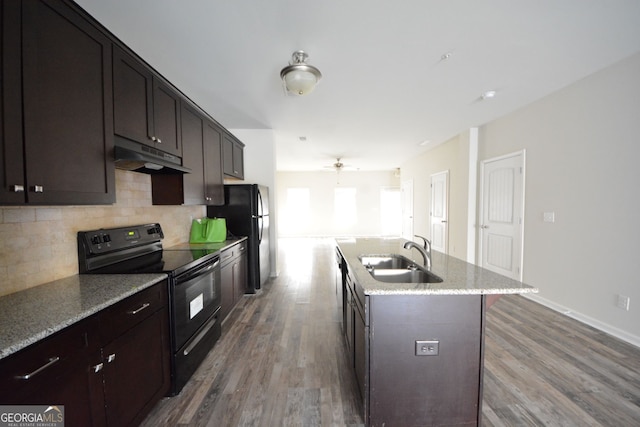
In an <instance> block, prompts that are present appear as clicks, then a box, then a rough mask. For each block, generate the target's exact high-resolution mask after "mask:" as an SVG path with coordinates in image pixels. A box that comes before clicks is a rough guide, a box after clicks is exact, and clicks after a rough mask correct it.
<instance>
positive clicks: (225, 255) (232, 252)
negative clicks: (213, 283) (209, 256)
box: [220, 240, 247, 267]
mask: <svg viewBox="0 0 640 427" xmlns="http://www.w3.org/2000/svg"><path fill="white" fill-rule="evenodd" d="M246 251H247V241H246V240H244V241H242V243H238V244H237V245H233V246H231V247H230V248H227V249H225V250H224V251H222V252H221V253H220V265H221V266H222V267H224V266H225V265H227V264H228V263H229V262H230V261H232V260H234V259H236V258H238V257H239V256H240V255H242V254H243V253H245V252H246Z"/></svg>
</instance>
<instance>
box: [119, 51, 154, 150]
mask: <svg viewBox="0 0 640 427" xmlns="http://www.w3.org/2000/svg"><path fill="white" fill-rule="evenodd" d="M152 100H153V79H152V76H151V73H150V72H149V70H148V69H147V68H146V67H145V66H144V65H142V64H141V63H140V62H139V61H137V60H136V59H135V58H133V57H132V56H130V55H128V54H127V53H125V52H124V51H122V50H121V49H119V48H117V47H114V49H113V130H114V133H115V134H116V135H120V136H122V137H124V138H127V139H131V140H133V141H137V142H140V143H142V144H146V145H149V146H152V147H154V146H155V142H154V141H152V140H151V137H152V136H153V114H152V113H151V112H152V111H153V104H152Z"/></svg>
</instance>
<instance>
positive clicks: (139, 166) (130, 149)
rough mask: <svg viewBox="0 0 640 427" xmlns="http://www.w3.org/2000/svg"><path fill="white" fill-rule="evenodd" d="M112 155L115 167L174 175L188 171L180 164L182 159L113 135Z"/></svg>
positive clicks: (189, 170)
mask: <svg viewBox="0 0 640 427" xmlns="http://www.w3.org/2000/svg"><path fill="white" fill-rule="evenodd" d="M113 151H114V157H115V165H116V168H117V169H124V170H128V171H135V172H141V173H147V174H151V175H153V174H165V175H172V174H173V175H175V174H184V173H190V172H191V169H189V168H185V167H184V166H182V159H181V158H180V157H176V156H174V155H171V154H169V153H165V152H164V151H160V150H156V149H155V148H153V147H148V146H146V145H143V144H140V143H137V142H133V141H130V140H128V139H124V138H120V137H118V136H116V137H115V140H114V150H113Z"/></svg>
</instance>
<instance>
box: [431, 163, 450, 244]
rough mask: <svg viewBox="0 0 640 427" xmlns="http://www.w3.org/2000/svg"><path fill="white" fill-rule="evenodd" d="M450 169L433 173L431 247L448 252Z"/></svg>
mask: <svg viewBox="0 0 640 427" xmlns="http://www.w3.org/2000/svg"><path fill="white" fill-rule="evenodd" d="M448 201H449V171H445V172H440V173H437V174H434V175H431V212H430V218H431V248H432V249H434V250H437V251H440V252H442V253H445V254H446V253H447V246H448V236H449V233H448V231H449V227H448V224H449V222H448V206H449V205H448Z"/></svg>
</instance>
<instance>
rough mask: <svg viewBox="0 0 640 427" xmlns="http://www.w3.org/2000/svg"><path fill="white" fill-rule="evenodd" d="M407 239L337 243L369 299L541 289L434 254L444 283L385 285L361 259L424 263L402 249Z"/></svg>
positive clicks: (434, 265)
mask: <svg viewBox="0 0 640 427" xmlns="http://www.w3.org/2000/svg"><path fill="white" fill-rule="evenodd" d="M405 242H406V240H404V239H398V238H394V239H385V238H353V239H336V243H337V245H338V248H339V249H340V251H341V252H342V255H343V256H344V258H345V260H346V261H347V263H348V264H349V271H351V272H353V274H354V275H355V276H356V279H357V281H358V283H359V285H360V286H361V287H362V289H363V291H364V294H365V295H411V294H414V295H474V294H475V295H477V294H523V293H536V292H538V289H536V288H533V287H531V286H528V285H525V284H524V283H522V282H518V281H516V280H513V279H509V278H508V277H505V276H502V275H500V274H496V273H493V272H492V271H489V270H486V269H484V268H481V267H478V266H475V265H473V264H469V263H467V262H465V261H462V260H460V259H458V258H455V257H452V256H449V255H445V254H443V253H441V252H437V251H433V252H432V255H431V263H432V267H431V271H432V272H433V273H434V274H436V275H438V276H440V277H441V278H442V279H443V282H441V283H385V282H380V281H378V280H376V279H374V278H373V277H371V275H370V274H369V273H368V272H367V270H366V269H365V268H364V266H363V265H362V263H361V262H360V260H359V259H358V256H360V255H374V254H376V255H385V254H400V255H404V256H406V257H407V258H409V259H413V260H417V261H418V264H419V265H422V263H421V258H422V257H421V256H420V254H419V253H418V251H417V250H416V249H412V250H407V249H404V248H403V247H402V245H403V244H404V243H405Z"/></svg>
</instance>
